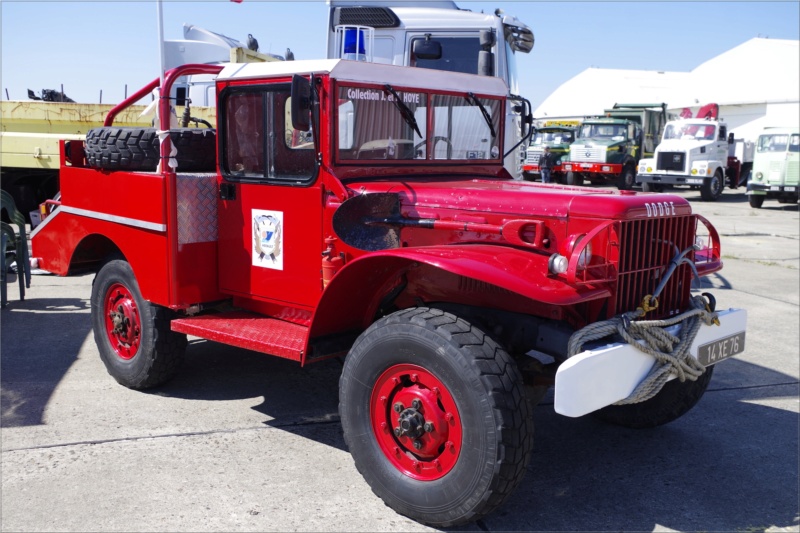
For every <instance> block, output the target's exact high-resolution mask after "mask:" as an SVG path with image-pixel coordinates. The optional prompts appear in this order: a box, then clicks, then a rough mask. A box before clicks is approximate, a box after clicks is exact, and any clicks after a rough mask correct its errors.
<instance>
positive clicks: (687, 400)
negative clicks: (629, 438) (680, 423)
mask: <svg viewBox="0 0 800 533" xmlns="http://www.w3.org/2000/svg"><path fill="white" fill-rule="evenodd" d="M713 373H714V367H713V366H709V367H707V368H706V371H705V372H703V373H702V374H701V375H700V376H699V377H698V378H697V379H696V380H695V381H689V380H686V381H684V382H681V381H680V380H678V379H673V380H672V381H668V382H667V383H666V384H665V385H664V388H662V389H661V390H660V391H659V393H658V394H656V395H655V396H653V397H652V398H650V399H649V400H646V401H644V402H639V403H632V404H628V405H609V406H608V407H604V408H602V409H600V410H598V411H595V412H594V413H592V414H593V415H594V416H595V417H597V418H599V419H600V420H603V421H604V422H608V423H609V424H615V425H617V426H624V427H627V428H633V429H645V428H654V427H657V426H661V425H663V424H667V423H669V422H672V421H673V420H676V419H678V418H680V417H681V416H683V415H685V414H686V413H688V412H689V410H690V409H691V408H692V407H694V406H695V405H697V402H699V401H700V398H702V397H703V394H705V392H706V389H707V388H708V383H709V382H710V381H711V376H712V374H713Z"/></svg>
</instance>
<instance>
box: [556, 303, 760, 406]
mask: <svg viewBox="0 0 800 533" xmlns="http://www.w3.org/2000/svg"><path fill="white" fill-rule="evenodd" d="M718 315H719V322H720V325H719V326H716V325H713V326H706V325H705V324H703V325H702V326H701V327H700V330H699V331H698V332H697V336H696V337H695V339H694V342H693V343H692V346H691V349H690V351H691V354H692V355H693V356H694V357H695V358H696V359H698V360H699V361H700V362H701V363H703V365H705V366H709V365H712V364H714V363H717V362H719V361H721V360H722V359H727V358H728V357H732V356H734V355H738V354H739V353H741V352H742V351H743V350H744V337H745V330H746V327H747V311H745V310H744V309H728V310H725V311H719V312H718ZM679 328H680V326H679V325H675V326H672V327H670V328H667V330H668V331H669V332H670V333H672V334H673V335H677V333H678V332H679V331H680V329H679ZM655 361H656V360H655V359H654V358H653V357H652V356H650V355H648V354H646V353H644V352H642V351H640V350H637V349H636V348H634V347H633V346H631V345H630V344H628V343H613V344H607V345H605V346H601V347H599V348H595V349H592V350H586V351H584V352H581V353H579V354H576V355H574V356H573V357H570V358H569V359H567V361H565V362H564V363H562V364H561V366H560V367H559V368H558V372H556V385H555V410H556V412H557V413H559V414H562V415H564V416H570V417H578V416H583V415H585V414H588V413H591V412H592V411H596V410H598V409H600V408H602V407H605V406H607V405H611V404H612V403H616V402H618V401H620V400H624V399H625V398H627V397H628V396H630V395H631V393H632V392H633V390H634V389H635V388H636V387H637V386H638V385H639V383H641V381H642V380H643V379H644V378H645V377H646V376H647V374H648V373H649V372H650V369H651V368H652V367H653V365H654V364H655ZM673 379H674V378H673Z"/></svg>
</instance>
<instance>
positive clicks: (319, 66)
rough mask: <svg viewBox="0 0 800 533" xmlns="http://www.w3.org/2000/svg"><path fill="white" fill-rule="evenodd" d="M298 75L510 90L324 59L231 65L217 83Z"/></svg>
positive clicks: (484, 81)
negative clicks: (326, 75)
mask: <svg viewBox="0 0 800 533" xmlns="http://www.w3.org/2000/svg"><path fill="white" fill-rule="evenodd" d="M294 74H299V75H301V76H302V75H309V74H328V75H330V77H331V78H334V79H337V80H341V81H349V82H355V83H371V84H383V83H389V84H391V85H397V86H398V87H415V88H420V89H432V90H439V91H452V92H458V93H462V92H464V91H465V90H469V91H471V92H473V93H476V94H484V95H490V96H507V95H508V87H507V86H506V84H505V82H504V81H503V80H501V79H500V78H495V77H493V76H478V75H475V74H462V73H459V72H445V71H441V70H433V69H425V68H416V67H399V66H394V65H384V64H380V63H367V62H365V61H348V60H344V59H320V60H302V61H271V62H267V63H230V64H228V65H227V66H225V68H223V69H222V72H220V73H219V75H218V76H217V80H252V79H262V78H280V77H287V76H292V75H294Z"/></svg>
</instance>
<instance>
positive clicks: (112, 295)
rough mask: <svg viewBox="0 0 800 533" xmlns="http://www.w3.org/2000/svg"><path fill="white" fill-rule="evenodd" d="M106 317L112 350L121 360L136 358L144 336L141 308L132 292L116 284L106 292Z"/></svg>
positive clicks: (107, 332)
mask: <svg viewBox="0 0 800 533" xmlns="http://www.w3.org/2000/svg"><path fill="white" fill-rule="evenodd" d="M104 301H105V304H104V315H105V324H106V334H107V335H108V341H109V343H110V344H111V348H112V350H114V353H116V354H117V356H118V357H119V358H120V359H125V360H130V359H133V358H134V357H136V353H137V352H138V351H139V344H140V342H141V335H142V322H141V317H140V316H139V308H138V306H137V305H136V300H135V299H134V297H133V294H131V291H130V290H128V288H127V287H126V286H125V285H122V284H121V283H114V284H112V285H111V286H110V287H109V288H108V291H106V297H105V300H104Z"/></svg>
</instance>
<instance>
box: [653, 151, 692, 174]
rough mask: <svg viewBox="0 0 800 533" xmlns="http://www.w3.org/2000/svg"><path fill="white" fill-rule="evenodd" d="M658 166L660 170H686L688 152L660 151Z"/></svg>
mask: <svg viewBox="0 0 800 533" xmlns="http://www.w3.org/2000/svg"><path fill="white" fill-rule="evenodd" d="M656 168H657V169H658V170H673V171H676V172H686V154H685V153H683V152H660V153H659V154H658V161H657V162H656Z"/></svg>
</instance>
